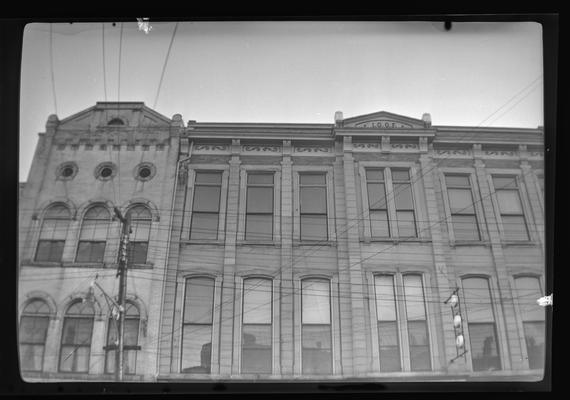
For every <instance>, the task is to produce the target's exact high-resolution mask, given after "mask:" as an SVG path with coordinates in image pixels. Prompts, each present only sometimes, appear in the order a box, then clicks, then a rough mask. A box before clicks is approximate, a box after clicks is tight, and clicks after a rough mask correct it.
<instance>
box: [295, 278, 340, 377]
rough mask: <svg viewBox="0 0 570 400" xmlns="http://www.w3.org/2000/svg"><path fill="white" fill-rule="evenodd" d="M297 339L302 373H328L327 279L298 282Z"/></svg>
mask: <svg viewBox="0 0 570 400" xmlns="http://www.w3.org/2000/svg"><path fill="white" fill-rule="evenodd" d="M301 308H302V312H301V324H302V327H301V341H302V345H301V346H302V356H301V357H302V369H303V374H307V375H312V374H331V373H332V339H331V311H330V282H329V281H328V280H326V279H304V280H302V281H301Z"/></svg>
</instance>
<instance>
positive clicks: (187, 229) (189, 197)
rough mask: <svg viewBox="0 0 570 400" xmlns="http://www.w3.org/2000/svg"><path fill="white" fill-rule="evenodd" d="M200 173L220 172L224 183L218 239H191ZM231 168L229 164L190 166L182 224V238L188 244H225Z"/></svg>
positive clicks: (219, 213)
mask: <svg viewBox="0 0 570 400" xmlns="http://www.w3.org/2000/svg"><path fill="white" fill-rule="evenodd" d="M199 172H220V173H221V175H222V182H221V184H220V204H219V211H218V235H217V239H190V234H191V227H192V216H193V214H194V211H193V207H194V192H195V188H196V182H195V180H196V174H197V173H199ZM228 178H229V166H228V165H227V164H190V165H189V166H188V177H187V179H186V185H187V187H186V199H185V201H184V216H185V217H184V221H183V224H182V234H181V237H182V238H183V239H182V240H183V241H184V242H188V243H218V244H222V243H224V240H225V237H226V231H225V226H226V212H227V210H226V204H227V198H228V184H229V182H228Z"/></svg>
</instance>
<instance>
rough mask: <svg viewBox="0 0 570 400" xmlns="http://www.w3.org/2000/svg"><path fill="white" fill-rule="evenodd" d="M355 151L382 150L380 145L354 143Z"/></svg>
mask: <svg viewBox="0 0 570 400" xmlns="http://www.w3.org/2000/svg"><path fill="white" fill-rule="evenodd" d="M352 147H353V148H355V149H380V143H353V144H352Z"/></svg>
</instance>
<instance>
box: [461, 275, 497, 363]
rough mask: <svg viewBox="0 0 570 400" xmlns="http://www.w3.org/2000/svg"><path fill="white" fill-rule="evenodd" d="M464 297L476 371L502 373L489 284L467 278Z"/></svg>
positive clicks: (464, 281) (481, 279) (479, 279)
mask: <svg viewBox="0 0 570 400" xmlns="http://www.w3.org/2000/svg"><path fill="white" fill-rule="evenodd" d="M463 296H464V298H465V306H466V307H465V308H466V314H467V329H468V333H469V340H470V342H471V351H470V353H471V361H472V363H473V371H492V370H500V369H501V358H500V356H499V347H498V341H497V328H496V325H495V315H494V313H493V303H492V300H491V291H490V288H489V280H488V279H487V278H480V277H470V278H464V279H463Z"/></svg>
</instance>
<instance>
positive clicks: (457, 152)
mask: <svg viewBox="0 0 570 400" xmlns="http://www.w3.org/2000/svg"><path fill="white" fill-rule="evenodd" d="M435 154H436V155H438V156H469V157H471V155H472V152H471V150H467V149H438V150H435Z"/></svg>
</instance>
